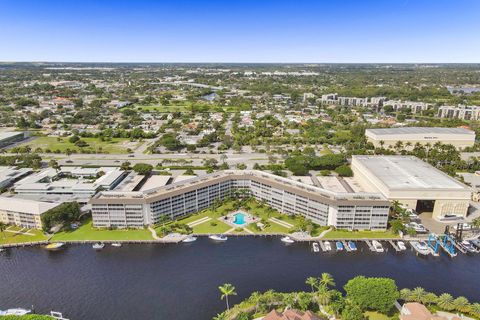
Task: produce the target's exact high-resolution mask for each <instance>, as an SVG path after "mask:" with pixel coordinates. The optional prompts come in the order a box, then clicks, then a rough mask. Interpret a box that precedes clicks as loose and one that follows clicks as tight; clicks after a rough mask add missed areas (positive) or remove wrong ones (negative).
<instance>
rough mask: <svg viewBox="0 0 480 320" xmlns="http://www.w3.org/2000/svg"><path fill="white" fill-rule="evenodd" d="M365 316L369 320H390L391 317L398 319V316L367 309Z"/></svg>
mask: <svg viewBox="0 0 480 320" xmlns="http://www.w3.org/2000/svg"><path fill="white" fill-rule="evenodd" d="M364 315H365V317H366V318H367V319H368V320H390V319H398V318H391V317H389V316H386V315H384V314H381V313H378V312H374V311H367V312H365V313H364Z"/></svg>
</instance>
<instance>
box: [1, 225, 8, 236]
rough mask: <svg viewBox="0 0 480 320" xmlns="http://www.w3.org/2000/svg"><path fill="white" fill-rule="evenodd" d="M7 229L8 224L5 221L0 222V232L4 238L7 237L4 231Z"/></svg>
mask: <svg viewBox="0 0 480 320" xmlns="http://www.w3.org/2000/svg"><path fill="white" fill-rule="evenodd" d="M5 229H7V224H6V223H4V222H0V233H1V234H2V236H3V237H4V238H5V233H4V231H5Z"/></svg>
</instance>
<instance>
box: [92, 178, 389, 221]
mask: <svg viewBox="0 0 480 320" xmlns="http://www.w3.org/2000/svg"><path fill="white" fill-rule="evenodd" d="M239 190H242V191H241V192H246V193H248V194H250V195H251V196H253V197H254V198H256V199H257V200H260V201H265V202H266V203H267V204H268V205H270V206H271V207H273V208H275V209H277V210H279V211H280V212H283V213H286V214H301V215H303V216H305V217H306V218H308V219H310V220H312V221H314V222H316V223H318V224H320V225H324V226H326V225H331V226H335V227H337V228H342V229H370V230H383V229H385V228H386V227H387V219H388V209H389V202H388V201H387V200H386V198H385V197H384V196H383V195H381V194H380V193H354V192H333V191H329V190H326V189H322V188H319V187H315V186H311V185H308V184H304V183H301V182H297V181H293V180H291V179H287V178H283V177H279V176H276V175H272V174H269V173H266V172H262V171H256V170H227V171H221V172H216V173H212V174H209V175H205V176H201V177H194V178H191V179H188V180H184V181H180V182H176V183H173V184H171V185H166V186H162V187H159V188H154V189H150V190H143V191H142V192H114V191H108V192H101V193H99V194H97V195H96V196H95V197H93V198H92V199H91V200H90V204H91V205H92V216H93V224H94V225H95V226H96V227H122V228H125V227H143V226H144V225H150V224H156V223H158V222H159V221H160V219H161V217H162V216H165V215H166V216H168V217H169V218H172V219H175V218H178V217H180V216H183V215H187V214H191V213H195V212H197V211H200V210H202V209H205V208H208V207H209V206H211V205H212V204H213V203H214V201H216V200H217V199H224V198H226V197H229V196H233V195H235V194H237V191H239Z"/></svg>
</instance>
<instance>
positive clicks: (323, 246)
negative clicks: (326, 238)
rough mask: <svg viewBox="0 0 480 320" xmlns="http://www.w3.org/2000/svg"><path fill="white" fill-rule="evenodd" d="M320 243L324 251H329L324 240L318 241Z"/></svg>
mask: <svg viewBox="0 0 480 320" xmlns="http://www.w3.org/2000/svg"><path fill="white" fill-rule="evenodd" d="M318 244H320V249H322V251H323V252H326V251H327V248H325V244H324V243H323V241H318Z"/></svg>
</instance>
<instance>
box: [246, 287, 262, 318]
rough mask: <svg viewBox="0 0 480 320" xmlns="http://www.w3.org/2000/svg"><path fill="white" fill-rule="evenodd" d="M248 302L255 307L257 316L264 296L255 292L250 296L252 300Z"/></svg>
mask: <svg viewBox="0 0 480 320" xmlns="http://www.w3.org/2000/svg"><path fill="white" fill-rule="evenodd" d="M248 300H249V301H250V302H251V303H253V304H254V305H255V314H256V313H257V312H258V306H259V304H260V301H261V300H262V295H261V294H260V292H258V291H255V292H253V293H252V294H251V295H250V298H248Z"/></svg>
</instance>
